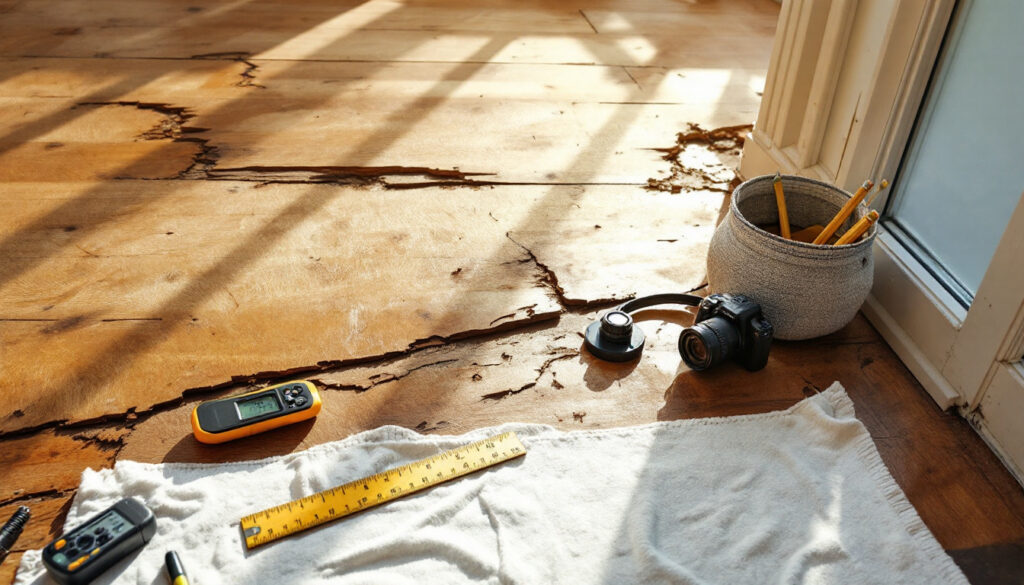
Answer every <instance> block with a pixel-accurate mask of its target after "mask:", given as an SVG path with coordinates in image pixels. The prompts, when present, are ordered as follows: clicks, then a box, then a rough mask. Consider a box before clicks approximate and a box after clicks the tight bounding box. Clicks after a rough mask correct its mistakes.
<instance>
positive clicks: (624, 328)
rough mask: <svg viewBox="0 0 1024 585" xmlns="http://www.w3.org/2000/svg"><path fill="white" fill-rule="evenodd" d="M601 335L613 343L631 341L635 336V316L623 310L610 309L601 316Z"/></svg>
mask: <svg viewBox="0 0 1024 585" xmlns="http://www.w3.org/2000/svg"><path fill="white" fill-rule="evenodd" d="M601 336H602V337H603V338H604V339H605V340H606V341H609V342H613V343H629V340H630V338H631V337H632V336H633V318H632V317H630V316H629V313H625V312H623V311H618V310H616V311H608V312H607V313H605V314H604V316H602V317H601Z"/></svg>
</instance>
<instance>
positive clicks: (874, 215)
mask: <svg viewBox="0 0 1024 585" xmlns="http://www.w3.org/2000/svg"><path fill="white" fill-rule="evenodd" d="M876 221H878V212H877V211H875V210H874V209H872V210H871V211H869V212H868V214H867V215H865V216H864V217H862V218H860V219H859V220H857V223H855V224H853V227H852V228H850V229H848V230H846V233H845V234H843V237H841V238H839V240H837V241H836V243H835V245H836V246H842V245H843V244H851V243H853V242H856V241H857V240H859V239H860V237H861V236H863V235H864V233H865V232H867V231H868V229H869V228H870V227H871V224H873V223H875V222H876Z"/></svg>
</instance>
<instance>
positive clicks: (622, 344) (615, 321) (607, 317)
mask: <svg viewBox="0 0 1024 585" xmlns="http://www.w3.org/2000/svg"><path fill="white" fill-rule="evenodd" d="M645 341H646V337H645V336H644V332H643V331H641V330H640V328H639V327H634V326H633V318H632V317H630V316H629V313H625V312H623V311H609V312H607V313H605V314H604V315H602V316H601V319H600V320H599V321H594V322H593V323H591V324H590V325H588V326H587V331H586V333H585V334H584V341H583V345H584V346H586V348H587V351H589V352H590V353H591V354H593V355H594V357H596V358H598V359H601V360H604V361H607V362H628V361H630V360H633V359H636V358H638V357H640V354H641V353H643V350H644V342H645Z"/></svg>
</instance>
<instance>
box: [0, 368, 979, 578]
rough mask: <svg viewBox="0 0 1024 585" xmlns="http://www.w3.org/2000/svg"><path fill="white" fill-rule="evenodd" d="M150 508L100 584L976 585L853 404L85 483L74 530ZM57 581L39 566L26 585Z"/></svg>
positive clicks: (364, 449) (363, 443) (383, 444)
mask: <svg viewBox="0 0 1024 585" xmlns="http://www.w3.org/2000/svg"><path fill="white" fill-rule="evenodd" d="M507 430H513V431H515V432H516V433H518V435H519V437H520V439H521V440H522V442H523V444H524V445H525V446H526V448H527V455H526V457H524V458H519V459H516V460H514V461H511V462H508V463H504V464H501V465H499V466H497V467H492V468H490V469H488V470H486V471H483V472H481V473H477V474H474V475H471V476H468V477H464V478H462V479H458V480H455V481H453V482H450V483H447V484H444V485H441V486H438V487H436V488H433V489H431V490H429V491H426V492H422V493H420V494H417V495H412V496H409V497H406V498H403V499H400V500H396V501H394V502H391V503H389V504H385V505H384V506H380V507H377V508H373V509H371V510H369V511H366V512H363V513H360V514H357V515H355V516H352V517H349V518H346V519H342V520H339V521H337V522H334V523H332V524H329V525H325V526H322V527H319V528H316V529H313V530H309V531H307V532H304V533H301V534H299V535H295V536H292V537H288V538H286V539H283V540H280V541H277V542H275V543H272V544H269V545H267V546H264V547H261V548H258V549H256V550H255V551H252V552H247V551H246V550H245V547H244V545H243V543H242V536H241V532H240V529H239V524H238V521H239V519H240V518H241V517H242V516H245V515H248V514H250V513H253V512H256V511H259V510H262V509H265V508H268V507H271V506H275V505H278V504H282V503H285V502H287V501H290V500H293V499H297V498H300V497H302V496H306V495H309V494H311V493H313V492H317V491H320V490H324V489H327V488H330V487H333V486H336V485H340V484H343V483H347V482H349V481H352V480H355V479H358V478H360V477H364V476H367V475H371V474H373V473H377V472H380V471H384V470H386V469H389V468H392V467H395V466H398V465H401V464H404V463H409V462H412V461H416V460H418V459H422V458H425V457H428V456H430V455H433V454H436V453H438V452H440V451H443V450H447V449H452V448H455V447H458V446H461V445H464V444H466V443H469V442H472V441H475V440H479V439H482V438H485V437H487V436H490V435H493V434H496V433H498V432H503V431H507ZM128 496H134V497H137V498H138V499H140V500H141V501H143V502H144V503H145V504H146V505H147V506H148V507H149V508H150V509H152V510H153V512H154V513H155V514H156V516H157V523H158V530H157V535H156V536H155V537H154V538H153V540H152V541H151V542H150V543H149V544H148V545H147V546H146V547H145V548H144V549H143V550H142V551H141V553H139V554H138V555H136V556H134V557H132V558H131V559H129V560H126V561H124V562H122V563H121V564H120V565H118V566H116V567H114V568H113V569H111V570H110V571H109V572H107V573H106V574H104V575H103V576H101V577H100V578H99V579H98V580H97V581H95V582H96V583H117V584H138V585H143V584H146V585H149V584H157V583H164V582H165V577H164V575H163V557H164V553H165V552H166V551H168V550H176V551H177V552H178V553H179V555H180V556H181V558H182V560H183V562H184V564H185V567H186V569H187V570H188V572H189V575H190V578H191V581H192V582H193V583H195V584H197V585H229V584H232V585H234V584H241V583H245V584H260V583H266V584H285V583H287V584H303V583H332V584H333V583H337V584H356V583H366V584H373V585H390V584H395V585H399V584H401V585H405V584H418V583H430V584H431V585H441V584H447V583H459V584H465V583H473V584H476V583H488V584H498V583H501V584H531V585H540V584H549V583H565V584H571V585H581V584H590V583H594V584H597V583H602V584H618V583H672V584H685V585H698V584H701V585H702V584H709V585H710V584H729V585H736V584H744V583H750V584H758V585H761V584H768V583H773V584H779V585H783V584H785V585H789V584H797V583H815V584H818V583H836V584H839V583H842V584H844V585H852V584H861V583H879V584H885V585H891V584H894V583H900V584H921V585H924V584H928V585H937V584H954V583H955V584H966V583H967V580H966V579H965V578H964V577H963V574H962V573H961V572H960V570H959V569H958V568H957V567H956V565H955V564H954V563H953V562H952V560H951V559H950V558H949V557H948V556H947V555H946V554H945V552H944V551H943V550H942V549H941V548H940V546H939V544H938V543H937V542H936V540H935V538H934V537H933V536H932V535H931V533H930V532H928V530H927V528H925V526H924V524H922V522H921V520H920V518H919V517H918V515H917V513H916V512H915V511H914V509H913V508H912V507H911V506H910V504H909V502H908V501H907V499H906V498H905V497H904V495H903V493H902V491H900V489H899V487H898V486H897V485H896V483H895V482H894V481H893V479H892V477H891V476H890V475H889V473H888V471H887V470H886V468H885V466H884V464H883V463H882V460H881V459H880V458H879V456H878V452H877V451H876V449H875V447H874V444H873V443H872V442H871V439H870V437H869V435H868V433H867V430H866V429H865V428H864V426H863V425H862V424H861V423H860V422H859V421H857V420H856V419H855V418H854V412H853V405H852V403H851V402H850V399H849V398H848V397H847V395H846V393H845V391H844V390H843V388H842V386H840V385H839V384H838V383H836V384H834V385H833V386H832V387H831V388H829V389H828V390H827V391H826V392H823V393H822V394H819V395H817V396H814V397H812V398H809V399H807V400H804V401H802V402H800V403H799V404H797V405H796V406H794V407H793V408H790V409H788V410H785V411H780V412H774V413H768V414H761V415H752V416H737V417H729V418H714V419H699V420H687V421H676V422H665V423H656V424H651V425H646V426H639V427H630V428H619V429H609V430H602V431H580V432H568V433H567V432H561V431H557V430H555V429H552V428H550V427H546V426H540V425H517V424H509V425H503V426H500V427H496V428H492V429H481V430H478V431H475V432H472V433H468V434H466V435H463V436H457V437H453V436H421V435H418V434H416V433H414V432H412V431H409V430H406V429H402V428H399V427H382V428H379V429H376V430H373V431H369V432H365V433H361V434H359V435H355V436H353V437H350V438H348V439H345V440H342V441H338V442H335V443H330V444H326V445H320V446H317V447H314V448H311V449H309V450H307V451H304V452H301V453H295V454H292V455H287V456H283V457H274V458H270V459H264V460H261V461H250V462H244V463H234V464H226V465H180V464H163V465H149V464H140V463H135V462H130V461H121V462H118V463H117V464H116V465H115V467H114V468H113V469H106V470H101V471H92V470H87V471H86V472H85V473H84V474H83V475H82V482H81V486H80V488H79V491H78V494H77V496H76V497H75V500H74V503H73V504H72V507H71V510H70V512H69V514H68V519H67V527H68V528H70V527H73V526H75V525H77V524H78V523H79V522H80V521H82V520H84V519H86V518H88V517H89V516H91V515H93V514H95V513H97V512H99V511H100V510H102V509H104V508H106V507H108V506H110V505H112V504H113V503H114V502H116V501H117V500H119V499H121V498H124V497H128ZM46 582H48V581H47V579H46V577H45V576H44V570H43V567H42V565H41V562H40V556H39V553H38V552H36V551H31V552H28V553H26V554H25V555H24V556H23V558H22V562H21V567H20V569H19V571H18V577H17V580H16V583H18V584H20V585H26V584H29V583H33V584H41V583H46Z"/></svg>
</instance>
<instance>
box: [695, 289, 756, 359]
mask: <svg viewBox="0 0 1024 585" xmlns="http://www.w3.org/2000/svg"><path fill="white" fill-rule="evenodd" d="M773 333H774V328H773V327H772V324H771V323H769V322H768V320H767V319H765V318H764V316H763V315H762V314H761V306H760V305H758V304H757V303H755V302H754V301H752V300H750V299H748V298H747V297H745V296H743V295H730V294H713V295H708V296H707V297H705V298H704V300H703V301H701V303H700V306H699V307H698V308H697V316H696V317H695V318H694V320H693V327H688V328H686V329H684V330H683V333H682V334H681V335H680V336H679V354H680V355H682V356H683V361H684V362H686V365H688V366H690V369H692V370H706V369H708V368H710V367H711V366H714V365H717V364H720V363H722V362H724V361H725V360H727V359H733V360H736V361H737V362H739V363H740V365H742V366H743V367H744V368H746V369H748V370H750V371H752V372H753V371H755V370H760V369H761V368H763V367H764V366H765V364H767V363H768V350H769V349H770V348H771V344H772V335H773Z"/></svg>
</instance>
